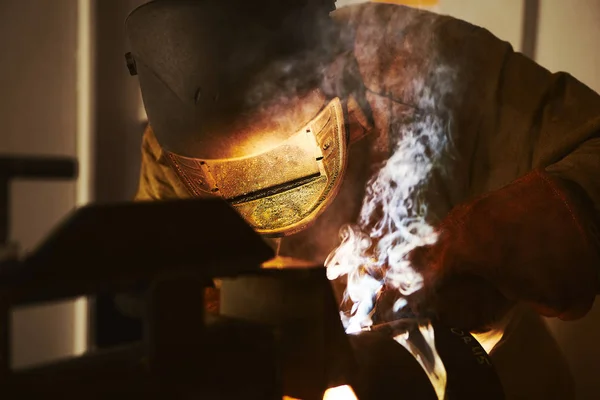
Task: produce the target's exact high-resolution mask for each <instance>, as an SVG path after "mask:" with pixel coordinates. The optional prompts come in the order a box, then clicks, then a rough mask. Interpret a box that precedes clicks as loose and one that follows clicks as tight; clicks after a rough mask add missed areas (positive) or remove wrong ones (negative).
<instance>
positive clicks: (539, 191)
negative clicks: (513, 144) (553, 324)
mask: <svg viewBox="0 0 600 400" xmlns="http://www.w3.org/2000/svg"><path fill="white" fill-rule="evenodd" d="M588 202H589V200H588V199H586V196H585V194H584V193H583V192H582V191H581V189H580V188H578V187H577V186H576V185H575V184H572V183H569V182H567V181H565V180H561V179H557V178H555V177H553V176H551V175H550V174H548V173H546V172H544V171H543V170H539V169H537V170H533V171H532V172H530V173H528V174H527V175H525V176H523V177H521V178H519V179H517V180H515V181H514V182H512V183H511V184H509V185H507V186H505V187H503V188H501V189H499V190H495V191H492V192H490V193H487V194H485V195H483V196H481V197H479V198H476V199H475V200H472V201H470V202H467V203H465V204H462V205H460V206H458V207H456V208H454V209H453V210H452V211H451V212H450V213H449V214H448V215H447V217H446V218H445V219H444V220H443V222H442V223H441V225H440V226H439V237H438V240H437V242H436V243H435V244H434V245H431V246H427V247H421V248H418V249H416V250H414V251H413V252H412V253H411V255H410V258H411V261H412V262H413V265H414V266H415V268H416V269H418V270H419V271H420V272H421V273H422V274H423V275H424V280H425V287H424V288H423V290H421V291H420V292H419V293H417V294H415V295H414V296H413V297H412V298H411V299H410V301H409V303H411V306H412V307H413V310H414V311H416V312H417V313H419V312H421V313H423V312H433V313H434V314H436V315H437V316H438V317H439V318H440V319H441V320H443V321H445V322H448V323H450V324H452V325H454V326H460V327H462V328H467V329H471V330H474V331H477V330H485V328H486V326H489V325H490V324H491V323H493V322H494V321H497V320H499V319H500V318H502V316H503V315H504V314H505V313H506V312H507V311H508V310H509V309H510V306H511V304H512V303H513V302H516V301H519V302H524V303H527V304H529V305H530V306H531V307H532V308H533V309H534V310H536V311H537V312H538V313H540V314H541V315H543V316H547V317H558V318H560V319H563V320H571V319H577V318H580V317H582V316H584V315H585V314H586V313H587V312H588V311H589V309H590V308H591V306H592V303H593V301H594V298H595V296H596V293H597V292H598V287H599V282H598V273H599V271H600V257H599V252H598V249H599V244H598V237H597V235H596V224H595V221H594V220H593V218H594V217H593V215H594V214H593V211H592V210H593V208H592V206H591V204H588Z"/></svg>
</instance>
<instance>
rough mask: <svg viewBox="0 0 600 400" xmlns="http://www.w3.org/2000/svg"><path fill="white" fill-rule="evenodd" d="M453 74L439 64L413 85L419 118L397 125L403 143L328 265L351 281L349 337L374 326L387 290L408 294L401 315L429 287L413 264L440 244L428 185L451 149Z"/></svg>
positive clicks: (371, 188) (331, 275)
mask: <svg viewBox="0 0 600 400" xmlns="http://www.w3.org/2000/svg"><path fill="white" fill-rule="evenodd" d="M452 76H453V74H452V69H450V68H448V67H446V66H440V65H438V66H436V67H435V69H434V71H432V73H430V74H427V78H426V79H427V81H425V78H418V79H414V80H413V81H412V82H410V85H412V86H413V87H412V88H411V89H412V90H411V91H412V92H413V93H417V94H418V95H417V102H416V108H417V109H418V113H417V115H416V117H415V118H414V119H413V120H412V121H411V122H407V123H406V124H400V125H396V126H395V130H394V131H393V132H391V133H390V134H391V135H392V136H393V137H394V138H397V141H396V145H395V147H394V148H393V149H392V152H391V155H390V157H389V159H388V160H387V161H386V162H385V163H384V164H383V165H382V167H381V168H380V169H379V171H378V172H377V173H376V174H375V175H374V176H373V177H372V178H371V180H370V181H369V183H368V185H367V190H366V196H365V198H364V200H363V204H362V209H361V214H360V219H359V221H358V222H357V223H356V224H353V225H346V226H344V227H342V229H341V232H340V237H341V244H340V245H339V247H337V248H336V249H335V250H334V251H333V252H332V253H331V254H330V255H329V257H328V259H327V260H326V263H325V264H326V267H327V273H328V277H329V279H332V280H333V279H337V278H339V277H341V276H346V278H347V288H346V296H347V298H349V300H351V301H352V303H353V306H352V308H351V310H350V311H349V312H344V313H343V315H342V319H343V321H344V323H345V326H346V330H347V331H348V332H355V331H358V330H361V329H363V328H365V327H369V326H371V325H372V323H373V321H372V318H371V317H372V314H373V312H374V307H375V305H376V302H377V299H378V297H379V295H380V294H381V292H382V290H383V289H384V288H386V289H394V290H397V291H398V292H399V294H400V295H401V296H400V297H399V299H398V300H397V301H396V302H395V304H394V311H398V310H399V309H401V308H403V307H404V306H405V305H406V300H405V296H408V295H410V294H412V293H414V292H416V291H418V290H419V289H421V287H422V286H423V278H422V276H421V275H420V274H419V273H418V272H417V271H415V270H414V269H413V268H412V266H411V264H410V262H409V261H408V259H407V256H408V254H409V253H410V252H411V250H413V249H415V248H416V247H419V246H424V245H430V244H433V243H435V241H436V239H437V236H436V233H435V231H434V228H433V227H432V226H431V225H429V224H428V222H427V216H428V215H427V213H428V207H427V202H426V199H424V198H423V195H422V192H423V190H422V189H423V188H424V187H425V186H426V185H427V184H428V182H429V179H430V177H431V175H432V172H433V171H434V169H436V168H440V167H441V165H440V160H441V158H442V156H443V155H444V154H445V152H446V151H447V150H448V144H449V143H448V140H447V138H448V136H447V132H446V128H447V124H448V121H447V118H446V117H445V115H446V113H445V112H444V110H443V106H442V105H441V104H442V102H441V101H440V99H441V98H443V97H444V95H445V94H447V93H448V92H449V91H450V90H451V89H452Z"/></svg>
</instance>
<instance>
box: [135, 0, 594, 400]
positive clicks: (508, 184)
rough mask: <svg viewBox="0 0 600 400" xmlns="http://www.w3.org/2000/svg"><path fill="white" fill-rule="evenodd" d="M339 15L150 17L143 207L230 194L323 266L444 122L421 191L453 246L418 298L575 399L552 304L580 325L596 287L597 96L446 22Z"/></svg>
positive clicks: (234, 8) (509, 365)
mask: <svg viewBox="0 0 600 400" xmlns="http://www.w3.org/2000/svg"><path fill="white" fill-rule="evenodd" d="M334 8H335V5H334V2H333V1H328V0H312V1H311V0H296V1H286V2H280V1H275V0H260V1H253V2H249V1H245V0H227V1H224V0H198V1H180V0H169V1H166V0H164V1H163V0H157V1H154V2H150V3H148V4H146V5H144V6H142V7H140V8H138V9H137V10H135V11H134V12H133V13H132V14H131V15H130V17H129V18H128V21H127V30H128V34H129V37H130V42H131V46H132V53H131V56H130V57H129V63H130V68H131V69H132V70H134V71H135V73H136V74H137V75H138V76H139V79H140V86H141V90H142V95H143V99H144V105H145V108H146V111H147V114H148V119H149V127H148V129H147V130H146V132H145V134H144V137H143V145H142V155H143V162H142V171H141V179H140V186H139V191H138V193H137V196H136V199H137V200H160V199H173V198H189V197H202V196H220V197H222V198H224V199H225V200H227V201H228V202H230V204H232V206H233V207H234V208H235V209H236V210H238V212H239V213H240V214H241V215H242V216H243V217H244V218H245V219H246V221H247V222H248V223H249V224H250V225H251V226H253V227H254V228H255V229H256V230H257V231H258V232H260V233H262V234H263V235H265V237H266V238H270V240H271V239H273V240H276V241H277V245H278V248H279V253H280V254H281V255H290V256H297V257H300V258H304V259H310V260H313V261H317V262H320V263H323V262H324V260H325V258H326V257H327V255H328V254H329V253H330V252H331V251H332V249H333V248H335V247H336V246H337V244H338V243H339V239H338V231H339V229H340V227H341V226H343V225H344V224H347V223H352V222H353V221H355V220H356V218H357V217H358V214H359V212H360V208H361V204H362V199H363V198H364V196H365V191H366V190H367V189H366V188H367V187H368V182H369V178H370V177H371V176H373V175H374V174H375V173H376V171H377V169H378V168H380V167H381V165H382V163H384V162H385V161H386V160H387V159H388V158H389V157H390V154H391V153H392V152H393V151H394V149H395V143H397V142H398V141H399V140H401V138H400V137H397V136H398V135H399V132H403V130H402V126H406V125H408V124H414V122H415V121H419V120H423V121H425V120H426V119H427V118H428V116H432V115H434V114H435V115H434V116H435V117H437V118H439V120H440V121H443V129H442V131H443V132H444V135H445V139H446V141H447V143H449V145H448V146H447V147H448V149H447V151H446V152H445V153H444V155H442V156H441V158H440V159H439V160H438V165H437V167H436V169H434V172H433V173H432V174H431V175H430V176H429V177H428V179H427V182H425V185H424V186H423V188H422V193H423V196H424V197H423V199H424V200H423V202H424V204H426V206H427V209H428V212H427V218H428V221H429V222H430V223H431V224H432V225H433V226H435V227H436V229H437V233H438V239H437V241H436V242H435V243H434V244H429V245H426V246H420V247H418V248H416V249H415V250H413V251H412V252H411V253H410V256H409V259H410V261H411V263H412V264H413V266H414V268H415V269H417V270H418V271H419V272H420V273H421V274H422V276H423V277H424V287H423V288H422V289H421V290H420V291H418V292H417V293H415V294H414V295H412V296H410V297H409V298H408V302H409V304H410V306H411V307H412V308H413V309H414V310H415V311H416V312H417V313H418V312H423V313H426V312H433V313H435V314H436V315H437V317H438V318H440V319H441V320H442V321H446V322H448V323H449V324H451V325H453V326H460V327H462V328H467V329H470V330H472V331H473V332H478V333H480V334H481V335H480V336H479V338H480V339H481V340H482V342H486V340H487V339H489V340H488V341H487V342H486V343H487V347H488V350H490V351H491V354H492V357H493V359H494V361H495V363H496V367H497V369H498V373H499V375H500V377H501V379H502V381H503V385H504V387H505V390H506V392H507V395H508V398H532V399H533V398H563V399H565V398H570V397H572V396H573V387H572V381H571V377H570V373H569V371H568V368H567V367H566V363H565V361H564V359H563V358H562V355H561V354H560V351H559V350H558V348H557V346H556V343H555V342H554V341H553V339H552V337H551V335H550V334H549V332H548V331H547V328H546V327H545V325H544V323H543V320H542V317H541V316H545V317H558V318H560V319H563V320H572V319H577V318H581V317H583V316H584V315H586V313H587V312H588V311H589V309H590V308H591V306H592V304H593V302H594V299H595V296H596V293H597V292H598V286H599V280H598V275H599V272H600V255H599V249H600V248H599V246H600V244H599V239H598V236H597V233H596V230H597V226H598V225H597V222H596V221H597V217H598V211H599V207H600V173H599V172H600V138H599V137H598V132H599V129H600V96H598V94H596V93H595V92H594V91H592V90H591V89H589V88H588V87H586V86H585V85H583V84H582V83H581V82H579V81H578V80H576V79H575V78H573V77H572V76H570V75H568V74H566V73H550V72H549V71H547V70H546V69H544V68H542V67H541V66H539V65H537V64H536V63H534V62H533V61H531V60H530V59H528V58H526V57H525V56H523V55H521V54H519V53H516V52H514V51H513V49H512V48H511V46H510V45H509V44H508V43H506V42H503V41H501V40H499V39H498V38H496V37H494V36H493V35H492V34H491V33H490V32H488V31H486V30H485V29H482V28H479V27H476V26H473V25H471V24H469V23H466V22H463V21H460V20H457V19H454V18H451V17H448V16H441V15H437V14H434V13H430V12H426V11H422V10H416V9H413V8H408V7H404V6H398V5H391V4H373V3H371V4H361V5H354V6H347V7H344V8H341V9H339V10H335V11H334ZM424 98H430V99H432V102H427V101H423V99H424ZM440 165H441V167H440ZM198 229H210V227H198ZM498 340H499V342H498Z"/></svg>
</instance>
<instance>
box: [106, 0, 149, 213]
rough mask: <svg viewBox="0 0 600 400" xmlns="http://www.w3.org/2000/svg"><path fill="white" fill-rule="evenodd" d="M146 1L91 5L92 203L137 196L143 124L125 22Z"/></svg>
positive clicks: (113, 0) (123, 199)
mask: <svg viewBox="0 0 600 400" xmlns="http://www.w3.org/2000/svg"><path fill="white" fill-rule="evenodd" d="M144 3H146V0H128V1H122V0H112V1H107V0H103V1H98V2H96V7H97V8H96V63H95V74H96V154H95V160H96V165H95V169H96V172H95V188H94V189H95V201H97V202H112V201H127V200H131V199H132V198H133V196H134V194H135V191H136V190H137V185H138V178H139V168H140V160H141V157H140V145H141V138H142V133H143V130H144V128H145V121H144V120H142V119H141V118H140V108H141V97H140V93H139V86H138V81H137V78H136V77H132V76H130V75H129V72H128V70H127V65H126V63H125V53H127V52H128V51H129V44H128V41H127V37H126V33H125V19H126V18H127V15H128V14H129V13H130V12H131V11H132V10H133V9H134V8H135V7H137V6H139V5H141V4H144Z"/></svg>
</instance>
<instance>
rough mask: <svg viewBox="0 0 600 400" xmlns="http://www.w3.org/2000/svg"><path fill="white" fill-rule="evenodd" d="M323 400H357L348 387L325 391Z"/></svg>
mask: <svg viewBox="0 0 600 400" xmlns="http://www.w3.org/2000/svg"><path fill="white" fill-rule="evenodd" d="M323 400H358V397H356V394H355V393H354V390H352V388H351V387H350V386H348V385H344V386H338V387H334V388H330V389H327V390H326V391H325V394H324V395H323Z"/></svg>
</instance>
